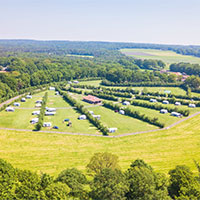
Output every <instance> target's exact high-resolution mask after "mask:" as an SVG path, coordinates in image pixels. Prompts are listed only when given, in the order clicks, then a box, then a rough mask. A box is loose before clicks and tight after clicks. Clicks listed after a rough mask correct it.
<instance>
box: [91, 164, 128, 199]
mask: <svg viewBox="0 0 200 200" xmlns="http://www.w3.org/2000/svg"><path fill="white" fill-rule="evenodd" d="M90 186H91V190H92V191H91V193H90V196H91V197H92V199H95V200H114V199H118V200H125V199H126V198H125V194H126V192H127V191H128V185H127V183H126V179H125V176H124V174H123V173H122V172H121V171H120V170H118V169H114V170H112V169H108V168H105V169H102V170H101V171H100V172H99V173H98V174H96V175H95V177H94V180H93V181H92V182H91V184H90Z"/></svg>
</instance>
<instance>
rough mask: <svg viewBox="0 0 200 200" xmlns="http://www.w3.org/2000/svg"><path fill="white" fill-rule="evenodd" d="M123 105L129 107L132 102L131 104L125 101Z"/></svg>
mask: <svg viewBox="0 0 200 200" xmlns="http://www.w3.org/2000/svg"><path fill="white" fill-rule="evenodd" d="M122 105H125V106H129V105H130V102H129V101H124V102H123V103H122Z"/></svg>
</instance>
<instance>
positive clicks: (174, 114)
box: [171, 112, 182, 117]
mask: <svg viewBox="0 0 200 200" xmlns="http://www.w3.org/2000/svg"><path fill="white" fill-rule="evenodd" d="M171 116H174V117H181V116H182V115H181V114H180V113H178V112H172V113H171Z"/></svg>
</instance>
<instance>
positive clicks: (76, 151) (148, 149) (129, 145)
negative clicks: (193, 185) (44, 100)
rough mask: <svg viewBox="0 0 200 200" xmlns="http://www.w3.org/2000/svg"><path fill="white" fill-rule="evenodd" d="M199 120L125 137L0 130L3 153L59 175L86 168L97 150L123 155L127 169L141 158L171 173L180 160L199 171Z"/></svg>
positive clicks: (22, 163) (22, 164) (0, 153)
mask: <svg viewBox="0 0 200 200" xmlns="http://www.w3.org/2000/svg"><path fill="white" fill-rule="evenodd" d="M199 120H200V115H198V116H196V117H194V118H191V119H189V120H188V121H185V122H183V123H181V124H179V125H178V126H176V127H173V128H172V129H169V130H165V131H158V132H153V133H146V134H140V135H135V136H128V137H123V138H99V137H89V136H69V135H59V134H50V133H49V134H48V133H37V132H30V133H29V132H15V131H4V130H0V144H1V148H0V157H1V158H3V159H6V160H7V161H9V162H11V163H12V164H13V165H14V166H15V167H19V168H22V169H30V170H33V171H37V172H41V171H42V172H47V173H50V174H52V175H57V174H58V173H59V172H60V171H61V170H64V169H66V168H71V167H76V168H78V169H80V170H83V171H85V166H86V165H87V163H88V162H89V160H90V158H91V156H92V155H93V154H94V153H96V152H104V151H107V152H111V153H114V154H116V155H118V156H119V161H120V163H119V164H120V166H121V167H122V169H123V170H125V169H127V168H128V166H129V165H130V163H131V162H132V161H134V160H135V159H137V158H141V159H143V160H145V161H146V162H147V163H149V164H150V165H152V166H153V167H154V169H155V170H156V171H159V172H164V173H167V172H168V171H169V170H170V169H172V168H174V167H175V166H176V165H180V164H185V165H188V166H189V167H191V169H192V170H194V171H195V172H196V169H195V165H194V163H193V160H194V159H195V160H197V161H200V154H199V151H200V142H199V141H200V124H199Z"/></svg>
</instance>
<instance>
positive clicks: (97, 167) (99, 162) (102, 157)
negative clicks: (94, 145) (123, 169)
mask: <svg viewBox="0 0 200 200" xmlns="http://www.w3.org/2000/svg"><path fill="white" fill-rule="evenodd" d="M105 168H108V169H112V170H114V169H119V168H120V167H119V164H118V157H117V156H116V155H114V154H112V153H108V152H104V153H95V154H94V155H93V156H92V158H91V159H90V162H89V163H88V165H87V169H88V172H89V173H96V174H98V173H100V172H101V171H102V170H103V169H105Z"/></svg>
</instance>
